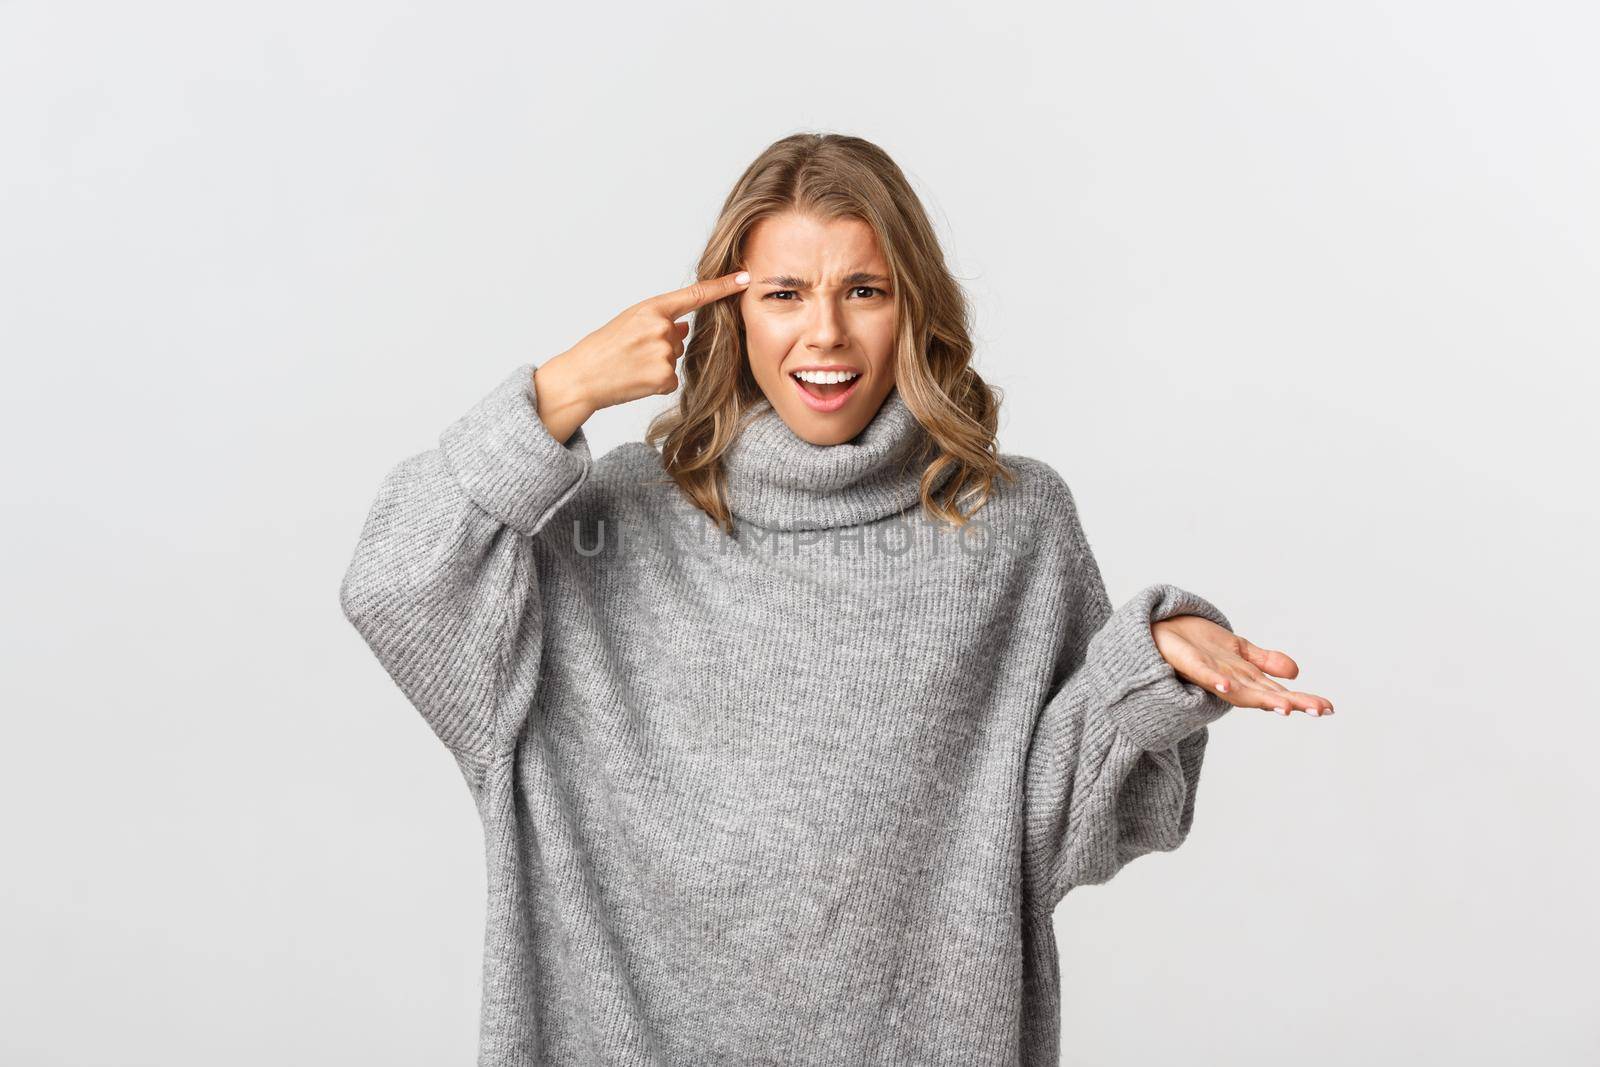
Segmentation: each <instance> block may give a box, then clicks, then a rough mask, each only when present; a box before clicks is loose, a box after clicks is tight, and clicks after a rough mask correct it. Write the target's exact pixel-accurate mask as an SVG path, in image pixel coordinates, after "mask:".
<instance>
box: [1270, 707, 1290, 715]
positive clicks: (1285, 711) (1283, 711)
mask: <svg viewBox="0 0 1600 1067" xmlns="http://www.w3.org/2000/svg"><path fill="white" fill-rule="evenodd" d="M1272 710H1273V711H1275V712H1277V713H1278V714H1279V715H1287V714H1289V709H1288V708H1273V709H1272Z"/></svg>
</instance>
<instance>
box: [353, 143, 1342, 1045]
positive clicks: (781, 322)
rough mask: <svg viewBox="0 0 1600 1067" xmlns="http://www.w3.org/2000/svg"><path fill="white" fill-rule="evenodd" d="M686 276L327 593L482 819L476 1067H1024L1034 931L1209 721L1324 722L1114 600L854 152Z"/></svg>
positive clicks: (762, 186)
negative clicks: (654, 414)
mask: <svg viewBox="0 0 1600 1067" xmlns="http://www.w3.org/2000/svg"><path fill="white" fill-rule="evenodd" d="M699 277H700V278H701V279H703V280H702V281H700V282H697V283H696V284H694V285H691V286H689V287H688V288H686V289H682V290H679V291H676V292H671V293H667V294H665V295H662V296H657V297H653V298H650V299H648V300H645V301H643V302H641V303H639V304H636V305H634V306H633V307H631V308H629V309H627V310H626V311H624V312H623V313H621V314H620V315H618V316H617V318H615V319H614V320H613V321H611V322H610V323H608V324H607V325H605V326H604V327H602V328H601V329H599V330H597V331H596V332H595V333H593V334H591V335H589V336H588V337H586V338H584V339H583V340H582V341H581V342H579V343H578V344H577V345H575V346H574V347H573V348H571V349H569V350H568V351H565V352H563V353H561V354H560V355H558V356H555V357H553V358H551V359H549V360H546V361H544V362H543V363H541V364H539V365H538V366H533V365H526V366H522V367H519V368H517V369H516V370H515V371H514V372H513V373H512V374H511V375H510V376H509V377H508V378H506V379H505V381H504V382H503V383H502V384H501V385H500V386H499V387H498V388H496V389H495V390H494V391H493V392H491V393H489V395H488V396H486V397H485V398H484V399H483V400H482V401H481V402H480V403H478V404H477V405H476V406H475V407H474V408H473V409H472V410H471V411H469V412H467V413H466V415H464V416H463V417H462V418H461V419H460V420H458V421H457V422H455V423H454V424H453V425H451V426H450V427H449V428H447V429H446V430H445V431H444V433H443V435H442V437H441V439H440V442H439V447H438V448H436V449H434V450H431V451H428V452H424V453H422V454H420V455H415V456H412V457H410V458H408V459H406V460H404V461H402V462H401V463H400V464H399V465H397V466H396V467H395V468H394V469H393V470H392V471H390V472H389V474H388V476H387V478H386V479H385V480H384V482H383V485H382V488H381V489H380V491H379V493H378V498H377V501H376V503H375V504H374V505H373V507H372V509H371V512H370V514H369V516H368V518H367V520H366V523H365V525H364V527H363V529H362V532H361V536H360V541H359V544H358V545H357V548H356V551H355V557H354V559H353V561H352V562H351V564H350V568H349V571H348V573H347V575H346V576H345V579H344V582H343V585H342V588H341V602H342V604H343V608H344V611H345V613H346V615H347V617H348V618H349V619H350V621H351V622H352V623H353V624H354V625H355V627H356V628H357V629H358V630H359V631H360V633H361V635H362V636H363V637H364V638H365V640H366V641H367V643H368V644H369V645H370V646H371V648H372V650H373V652H374V653H375V654H376V655H377V657H378V659H379V660H380V661H381V662H382V664H383V666H384V668H385V669H386V670H387V672H388V673H389V674H390V675H391V676H392V677H393V679H394V680H395V682H397V683H398V685H399V686H400V687H401V688H402V689H403V690H404V692H405V693H406V695H407V697H409V699H410V700H411V701H412V702H413V703H414V704H415V706H416V707H417V709H418V710H419V711H420V712H421V713H422V716H423V717H424V719H425V720H426V721H427V723H428V724H429V725H430V726H431V727H432V728H433V730H434V731H436V733H437V734H438V736H439V737H440V739H441V740H442V741H443V742H444V743H445V745H447V746H448V748H449V750H450V751H451V753H452V754H453V755H454V756H455V758H456V761H457V764H458V766H459V767H460V769H461V771H462V773H463V774H464V776H465V778H466V780H467V782H468V785H469V786H470V788H471V791H472V795H473V797H474V799H475V801H476V803H477V805H478V808H479V811H480V814H481V816H482V819H483V825H484V832H485V842H486V848H487V856H488V863H489V906H488V924H487V931H486V938H485V955H484V970H483V1014H482V1032H481V1049H480V1060H479V1062H480V1063H484V1064H513V1063H515V1064H532V1063H539V1064H590V1063H607V1064H611V1063H628V1064H710V1063H738V1064H749V1063H783V1064H795V1063H804V1064H828V1065H837V1064H847V1063H874V1064H876V1063H893V1064H908V1063H917V1064H926V1063H951V1064H1015V1063H1029V1064H1034V1063H1037V1064H1054V1063H1056V1062H1057V1057H1058V1048H1059V1031H1058V1021H1059V1011H1060V1009H1059V998H1058V978H1059V969H1058V959H1057V955H1056V944H1055V938H1054V932H1053V929H1052V926H1051V921H1050V916H1051V912H1052V910H1053V909H1054V907H1055V905H1056V904H1057V903H1058V902H1059V901H1060V900H1061V899H1062V897H1063V896H1065V894H1066V893H1067V892H1068V891H1069V890H1070V889H1072V888H1073V887H1074V886H1079V885H1090V884H1095V883H1099V882H1104V881H1106V880H1107V879H1109V878H1110V877H1111V876H1112V875H1113V874H1115V873H1116V871H1117V870H1118V869H1119V868H1120V867H1121V866H1122V865H1124V864H1126V863H1127V862H1128V861H1129V860H1131V859H1133V858H1135V857H1136V856H1139V855H1142V854H1144V853H1147V852H1151V851H1159V850H1170V849H1173V848H1176V847H1177V846H1178V845H1179V844H1180V843H1181V842H1182V841H1183V840H1184V838H1185V836H1186V835H1187V833H1188V831H1189V827H1190V824H1191V821H1192V819H1193V815H1194V801H1195V790H1196V786H1197V782H1198V778H1199V774H1200V766H1201V758H1202V756H1203V754H1204V751H1205V746H1206V741H1207V725H1208V724H1209V723H1210V722H1212V721H1214V720H1215V719H1217V718H1218V717H1220V716H1221V715H1222V714H1223V713H1224V712H1225V711H1227V710H1228V708H1229V707H1230V706H1238V707H1253V708H1265V709H1269V710H1277V711H1279V712H1280V713H1281V714H1284V715H1287V714H1289V712H1290V710H1291V709H1300V710H1302V711H1304V712H1306V713H1309V714H1311V715H1320V714H1325V713H1331V712H1332V707H1331V705H1330V704H1329V702H1328V701H1327V700H1325V699H1323V698H1322V697H1319V696H1315V695H1313V694H1310V693H1302V692H1295V691H1291V690H1288V689H1286V688H1285V687H1284V686H1283V685H1282V684H1280V683H1279V682H1277V681H1276V680H1275V679H1274V678H1272V677H1270V675H1278V676H1279V677H1288V678H1292V677H1294V675H1295V674H1296V673H1297V668H1296V666H1295V664H1294V663H1293V661H1292V660H1290V659H1289V657H1287V656H1285V655H1284V654H1282V653H1280V652H1267V651H1263V650H1262V649H1260V648H1257V647H1256V646H1255V645H1252V644H1251V643H1249V642H1248V641H1246V640H1244V639H1243V638H1241V637H1238V636H1236V635H1234V634H1233V633H1232V632H1231V627H1230V626H1229V623H1228V621H1227V619H1226V618H1225V617H1224V616H1223V615H1222V613H1221V612H1219V611H1218V610H1217V609H1216V608H1215V607H1214V606H1213V605H1212V604H1210V603H1209V602H1208V601H1206V600H1204V599H1202V598H1201V597H1199V596H1196V595H1194V594H1192V593H1189V592H1186V591H1184V590H1182V589H1179V588H1176V587H1174V586H1171V585H1152V586H1149V587H1147V588H1145V589H1144V590H1142V591H1141V592H1140V593H1139V594H1138V595H1136V596H1135V597H1134V598H1133V599H1131V600H1130V601H1129V602H1128V603H1127V604H1125V605H1124V606H1123V607H1121V608H1119V609H1117V610H1116V611H1112V610H1111V606H1110V604H1109V602H1108V600H1107V596H1106V590H1105V587H1104V583H1103V582H1102V580H1101V576H1100V572H1099V570H1098V568H1097V566H1096V563H1095V559H1094V556H1093V554H1092V552H1091V551H1090V548H1089V543H1088V541H1087V540H1086V539H1085V536H1084V532H1083V529H1082V527H1081V525H1080V524H1079V522H1078V517H1077V512H1076V509H1075V507H1074V504H1073V498H1072V495H1071V493H1070V492H1069V490H1068V488H1067V486H1066V484H1065V483H1064V482H1063V480H1062V479H1061V477H1060V476H1059V475H1058V474H1057V473H1056V472H1055V471H1053V470H1052V469H1051V468H1050V467H1049V466H1047V465H1046V464H1044V463H1042V462H1039V461H1037V460H1032V459H1028V458H1025V457H1021V456H1011V455H1005V454H1003V453H1000V452H999V451H998V449H997V447H996V442H995V427H996V412H997V406H998V402H997V399H996V397H995V394H994V391H993V390H992V389H991V388H990V387H989V386H987V385H986V384H985V383H984V382H983V380H982V379H981V378H979V377H978V375H977V374H976V373H975V372H974V371H973V369H972V367H971V365H970V362H971V355H972V351H971V344H970V341H969V339H968V335H967V331H966V329H965V325H964V320H965V314H966V311H965V303H964V301H963V298H962V296H961V293H960V291H959V288H958V286H957V284H956V283H955V281H954V280H953V279H952V278H951V277H950V275H949V274H948V272H947V271H946V269H945V267H944V263H943V258H942V256H941V253H940V251H939V248H938V245H937V242H936V240H935V238H934V234H933V231H932V229H931V227H930V226H929V224H928V220H927V218H926V216H925V214H924V213H923V210H922V208H921V206H920V204H919V203H918V201H917V198H916V196H915V195H914V193H913V192H912V190H911V189H910V187H909V185H908V183H907V182H906V180H905V178H904V176H903V174H902V173H901V171H900V170H899V168H898V167H896V166H895V164H894V163H893V162H892V161H891V160H890V159H889V158H888V157H887V156H886V155H885V154H884V153H883V152H882V151H881V150H880V149H878V148H877V147H875V146H874V145H872V144H870V143H868V142H865V141H862V140H859V139H856V138H851V137H843V136H836V135H829V136H816V135H798V136H794V137H788V138H785V139H783V140H781V141H779V142H777V143H776V144H774V145H772V146H771V147H770V148H769V149H767V151H766V152H764V153H763V154H762V155H761V156H760V157H759V158H758V159H757V160H756V161H755V162H754V163H753V164H752V165H751V166H750V168H749V169H748V170H747V171H746V172H745V174H744V175H743V176H742V177H741V178H740V180H739V182H738V184H737V186H736V187H735V188H734V190H733V192H732V194H731V195H730V196H729V197H728V200H727V202H726V204H725V205H724V207H723V210H722V214H721V217H720V219H719V220H718V223H717V226H716V229H715V232H714V234H713V236H712V238H711V241H710V242H709V245H708V247H707V249H706V251H705V255H704V257H703V259H702V261H701V264H700V271H699ZM690 312H698V314H697V315H696V328H695V330H694V333H693V336H692V337H688V338H687V348H685V337H686V335H687V334H688V331H689V327H688V325H687V324H680V323H678V322H676V320H677V319H678V318H680V317H682V316H684V315H687V314H688V313H690ZM680 356H681V357H682V359H683V370H682V379H681V380H680V378H679V376H678V374H677V372H676V370H675V367H676V364H677V360H678V358H679V357H680ZM680 387H681V392H679V394H678V401H677V403H676V405H675V406H674V407H672V408H671V409H670V410H668V411H667V412H665V413H664V414H662V415H661V416H659V417H658V418H657V420H656V421H655V422H654V423H652V425H651V427H650V431H649V433H648V435H647V440H646V441H641V442H634V443H632V444H627V445H623V446H621V447H619V448H617V449H615V450H613V451H611V452H609V453H607V454H606V455H605V456H604V457H602V458H601V459H600V460H598V461H594V460H593V459H592V457H591V455H590V452H589V446H588V442H587V440H586V438H585V436H584V431H583V428H582V427H583V423H584V421H585V420H586V419H587V418H588V417H589V415H591V414H592V413H593V412H594V411H596V410H598V409H600V408H602V407H607V406H610V405H614V404H621V403H625V402H627V401H630V400H635V399H639V398H642V397H646V396H651V395H658V394H666V393H671V392H674V391H676V390H679V389H680Z"/></svg>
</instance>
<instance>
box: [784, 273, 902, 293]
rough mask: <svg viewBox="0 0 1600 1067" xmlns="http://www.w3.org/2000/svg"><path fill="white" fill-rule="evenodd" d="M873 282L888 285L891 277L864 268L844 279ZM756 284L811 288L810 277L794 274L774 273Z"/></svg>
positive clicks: (786, 287)
mask: <svg viewBox="0 0 1600 1067" xmlns="http://www.w3.org/2000/svg"><path fill="white" fill-rule="evenodd" d="M871 282H876V283H878V284H880V285H888V284H889V279H888V278H886V277H884V276H883V275H882V274H872V273H870V272H868V271H864V270H858V271H856V272H855V273H854V274H851V275H849V276H848V277H846V278H845V279H844V284H845V285H867V284H868V283H871ZM756 284H758V285H776V286H778V287H779V288H782V289H810V288H811V281H810V279H808V278H801V277H798V276H796V275H793V274H774V275H773V276H772V277H770V278H762V279H761V281H759V282H757V283H756Z"/></svg>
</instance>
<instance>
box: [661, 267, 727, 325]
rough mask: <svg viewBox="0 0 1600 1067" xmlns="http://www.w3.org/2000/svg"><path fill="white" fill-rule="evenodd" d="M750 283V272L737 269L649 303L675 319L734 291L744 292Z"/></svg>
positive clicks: (666, 294) (664, 294) (721, 298)
mask: <svg viewBox="0 0 1600 1067" xmlns="http://www.w3.org/2000/svg"><path fill="white" fill-rule="evenodd" d="M741 279H742V280H741ZM749 284H750V273H749V272H748V271H737V272H735V273H733V274H724V275H723V276H722V277H720V278H708V279H706V280H704V281H698V282H695V283H694V284H693V285H686V286H684V287H683V288H682V289H675V290H673V291H672V292H670V293H662V294H661V295H660V296H658V297H654V298H652V299H651V300H650V301H649V303H650V304H651V305H652V306H654V307H655V308H656V309H657V310H658V311H660V312H661V313H662V314H664V315H666V316H667V317H668V318H671V319H675V318H677V317H678V316H679V315H687V314H688V313H689V312H691V311H693V310H695V309H696V308H703V307H705V306H706V305H707V304H711V303H715V302H716V301H718V300H724V299H726V298H728V297H730V296H732V295H733V294H734V293H742V292H744V290H745V287H746V286H748V285H749Z"/></svg>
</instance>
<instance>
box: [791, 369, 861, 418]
mask: <svg viewBox="0 0 1600 1067" xmlns="http://www.w3.org/2000/svg"><path fill="white" fill-rule="evenodd" d="M864 377H866V375H864V374H858V375H856V376H855V377H854V378H851V379H850V386H849V388H847V389H846V390H845V391H844V392H842V393H835V394H834V395H833V396H830V397H827V398H823V397H820V396H814V395H812V393H811V390H809V389H807V388H806V387H805V384H804V383H803V382H801V381H800V379H799V378H796V377H795V376H794V375H792V374H791V375H788V378H789V380H790V381H791V382H793V383H794V387H795V389H796V391H798V392H799V394H800V399H801V400H804V401H805V402H806V406H807V407H809V408H810V409H811V410H812V411H822V412H828V411H838V410H839V409H840V408H842V407H844V405H845V401H847V400H849V399H850V395H851V394H852V393H854V392H855V391H856V386H858V385H860V384H861V379H862V378H864Z"/></svg>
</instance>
